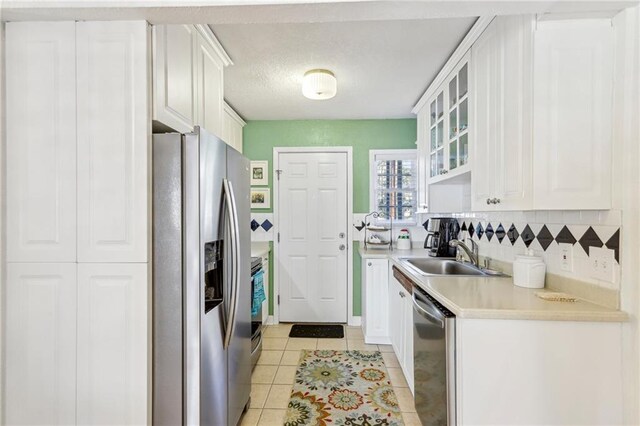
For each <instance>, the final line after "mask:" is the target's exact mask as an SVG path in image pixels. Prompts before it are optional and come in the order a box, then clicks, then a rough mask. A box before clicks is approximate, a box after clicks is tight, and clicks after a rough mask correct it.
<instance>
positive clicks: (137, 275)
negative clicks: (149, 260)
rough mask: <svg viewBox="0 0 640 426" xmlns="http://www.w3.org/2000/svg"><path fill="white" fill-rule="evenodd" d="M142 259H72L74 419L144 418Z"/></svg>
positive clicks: (130, 420)
mask: <svg viewBox="0 0 640 426" xmlns="http://www.w3.org/2000/svg"><path fill="white" fill-rule="evenodd" d="M147 305H148V294H147V265H146V264H131V263H128V264H104V263H93V264H91V263H88V264H79V265H78V343H77V345H78V349H77V350H78V373H77V374H78V388H77V395H78V418H77V422H78V424H82V425H94V424H114V425H115V424H118V425H136V424H138V425H139V424H146V423H147V376H148V374H147V359H148V353H147V346H148V345H147V343H148V335H147Z"/></svg>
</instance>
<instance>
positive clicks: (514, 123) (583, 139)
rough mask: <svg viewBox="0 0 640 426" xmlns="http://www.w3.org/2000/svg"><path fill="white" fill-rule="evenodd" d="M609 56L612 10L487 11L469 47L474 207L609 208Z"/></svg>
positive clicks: (480, 208)
mask: <svg viewBox="0 0 640 426" xmlns="http://www.w3.org/2000/svg"><path fill="white" fill-rule="evenodd" d="M612 64H613V28H612V26H611V21H610V20H609V19H575V20H570V21H555V20H554V21H542V22H536V21H535V17H533V16H531V15H520V16H504V17H497V18H495V19H494V21H493V22H492V23H491V24H490V25H489V27H487V29H486V30H485V31H484V33H483V34H482V35H481V36H480V37H479V38H478V40H477V41H476V42H475V43H474V45H473V48H472V67H473V73H472V74H473V84H472V89H471V90H472V91H473V92H474V93H473V94H474V99H473V107H472V111H471V122H472V132H473V139H474V144H473V146H472V152H473V158H474V166H473V171H472V179H471V183H472V190H471V202H472V210H474V211H486V210H531V209H535V210H554V209H556V210H557V209H564V210H570V209H576V210H578V209H579V210H586V209H609V208H611V174H612V166H611V131H612V128H611V115H612V84H613V79H612V71H613V68H612V67H613V65H612Z"/></svg>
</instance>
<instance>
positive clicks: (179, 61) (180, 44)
mask: <svg viewBox="0 0 640 426" xmlns="http://www.w3.org/2000/svg"><path fill="white" fill-rule="evenodd" d="M153 42H154V46H153V75H154V80H153V86H154V87H153V88H154V90H153V98H154V100H153V119H154V120H157V121H159V122H161V123H162V124H165V125H166V126H168V127H170V128H172V129H174V130H176V131H179V132H189V131H191V130H192V129H193V126H194V125H195V123H196V81H195V76H196V72H195V71H196V61H195V54H196V44H197V43H198V34H197V32H196V29H195V27H194V26H193V25H155V26H154V27H153Z"/></svg>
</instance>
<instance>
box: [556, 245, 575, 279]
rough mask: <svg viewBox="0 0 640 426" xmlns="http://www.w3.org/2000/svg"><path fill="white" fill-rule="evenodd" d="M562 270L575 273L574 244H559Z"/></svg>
mask: <svg viewBox="0 0 640 426" xmlns="http://www.w3.org/2000/svg"><path fill="white" fill-rule="evenodd" d="M558 249H559V250H558V253H559V254H558V255H559V256H560V269H561V270H563V271H567V272H573V244H567V243H559V244H558Z"/></svg>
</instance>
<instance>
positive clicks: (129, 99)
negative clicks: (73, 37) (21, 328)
mask: <svg viewBox="0 0 640 426" xmlns="http://www.w3.org/2000/svg"><path fill="white" fill-rule="evenodd" d="M147 31H148V27H147V24H146V23H145V22H141V21H137V22H134V21H131V22H79V23H78V24H77V32H78V39H77V49H78V52H77V64H78V65H77V66H78V75H77V81H78V85H77V97H78V261H79V262H146V261H147V251H148V249H147V246H148V238H147V236H148V209H149V191H148V188H149V185H148V151H149V125H150V120H149V117H148V112H147V111H148V99H149V98H148V94H149V89H148V87H149V81H148V67H147V40H148V37H147ZM105 100H108V102H106V101H105Z"/></svg>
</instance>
